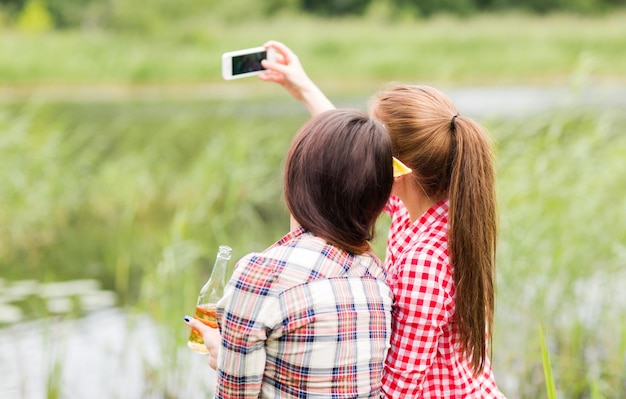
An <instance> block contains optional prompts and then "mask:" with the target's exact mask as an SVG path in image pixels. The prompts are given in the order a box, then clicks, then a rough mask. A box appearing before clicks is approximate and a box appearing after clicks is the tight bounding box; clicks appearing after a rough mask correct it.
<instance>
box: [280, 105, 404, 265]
mask: <svg viewBox="0 0 626 399" xmlns="http://www.w3.org/2000/svg"><path fill="white" fill-rule="evenodd" d="M392 184H393V171H392V156H391V142H390V139H389V136H388V135H387V132H386V131H385V129H384V127H383V126H382V125H381V124H380V123H379V122H377V121H375V120H373V119H370V118H369V117H368V116H367V115H366V114H364V113H362V112H359V111H355V110H332V111H327V112H324V113H322V114H320V115H317V116H315V117H313V118H311V119H310V120H309V121H308V122H307V123H305V124H304V126H303V127H302V128H301V129H300V130H299V131H298V133H297V134H296V136H295V137H294V139H293V142H292V144H291V147H290V149H289V152H288V154H287V160H286V164H285V184H284V190H285V199H286V202H287V206H288V208H289V210H290V212H291V214H292V215H293V217H294V218H295V219H296V220H297V221H298V223H300V224H301V225H302V226H303V227H304V228H305V229H306V230H308V231H310V232H311V233H313V234H315V235H317V236H320V237H322V238H324V239H326V240H327V241H329V242H331V243H333V244H335V245H337V246H338V247H340V248H342V249H345V250H347V251H350V252H354V253H362V252H364V251H366V250H368V248H369V244H368V241H369V240H371V239H372V238H373V236H374V228H375V223H376V219H377V218H378V216H379V215H380V213H381V212H382V209H383V207H384V205H385V203H386V201H387V199H388V197H389V195H390V193H391V186H392Z"/></svg>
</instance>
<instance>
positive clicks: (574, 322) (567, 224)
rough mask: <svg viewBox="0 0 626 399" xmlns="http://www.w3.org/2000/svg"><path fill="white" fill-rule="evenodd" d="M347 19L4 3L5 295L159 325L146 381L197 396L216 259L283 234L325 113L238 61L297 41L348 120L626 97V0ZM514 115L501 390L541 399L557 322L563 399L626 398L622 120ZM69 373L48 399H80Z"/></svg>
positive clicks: (280, 4) (503, 190)
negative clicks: (69, 290)
mask: <svg viewBox="0 0 626 399" xmlns="http://www.w3.org/2000/svg"><path fill="white" fill-rule="evenodd" d="M339 3H340V2H336V3H333V2H302V3H300V2H296V1H279V0H276V1H272V2H249V1H243V0H233V1H230V2H228V3H225V2H212V3H211V4H206V2H200V1H193V0H183V1H179V2H171V1H165V0H156V1H147V0H141V1H136V2H128V1H115V0H111V1H88V0H84V1H73V2H70V1H66V2H64V1H61V0H57V1H54V2H53V1H48V2H43V1H30V2H28V4H25V3H19V2H2V5H3V10H4V19H3V21H4V29H3V30H2V31H1V34H2V35H3V40H0V59H1V60H2V62H0V99H1V100H2V103H1V104H0V129H1V132H2V134H0V181H2V185H0V235H1V236H2V237H3V239H2V240H0V268H1V270H2V279H6V280H7V281H11V280H20V279H26V278H30V277H32V276H37V278H38V279H41V281H43V282H48V281H60V280H71V279H81V278H88V277H92V278H95V279H97V280H98V281H101V282H102V284H103V286H104V288H106V289H110V290H113V291H115V292H116V294H117V296H118V301H119V302H118V305H119V306H121V307H124V308H125V309H126V310H127V311H128V312H129V313H131V314H133V313H137V314H148V315H150V317H151V318H152V319H154V320H155V321H156V322H157V323H158V325H159V326H161V327H162V330H159V331H158V334H159V337H160V345H159V348H156V349H155V350H157V351H159V352H160V354H161V357H162V358H163V359H165V360H166V361H165V362H164V363H163V365H162V366H161V367H160V368H155V369H153V368H151V367H152V366H150V365H149V364H146V365H145V367H146V371H145V373H146V376H149V379H151V384H153V387H152V389H153V390H154V391H155V392H157V393H159V394H160V395H161V397H183V396H182V395H181V394H180V392H179V391H178V390H177V389H178V388H177V387H180V386H182V385H184V382H185V380H184V377H183V376H184V375H185V367H186V366H187V360H186V359H188V357H187V356H185V355H180V354H179V352H180V351H181V348H182V350H183V351H184V350H186V348H185V343H184V342H185V339H186V333H187V331H186V329H185V328H184V326H182V322H181V321H180V318H181V316H182V315H183V314H184V313H188V312H189V309H192V308H193V302H194V299H195V298H194V297H195V294H196V292H197V290H198V289H199V287H200V285H201V282H202V281H203V280H206V278H207V277H208V273H209V272H210V267H211V263H212V259H213V256H214V252H215V249H216V248H217V245H219V244H223V243H228V244H231V245H232V246H233V247H234V250H235V253H234V257H235V258H237V257H238V256H241V255H243V254H244V253H247V252H250V251H256V250H259V249H262V248H264V247H266V246H267V245H268V244H270V243H272V242H273V241H274V240H275V239H277V238H279V237H280V236H281V235H282V233H283V232H284V231H285V229H286V228H287V217H286V211H285V209H284V206H283V205H282V199H281V176H280V171H281V167H282V159H283V156H284V153H285V151H286V149H287V146H288V144H289V140H290V138H291V137H292V135H293V133H294V132H295V131H296V129H297V128H298V127H299V126H300V125H301V124H302V123H303V122H304V121H305V120H306V118H307V114H306V112H305V110H304V109H303V107H302V106H301V105H300V104H298V103H296V102H295V101H294V100H293V99H291V98H290V97H289V96H288V95H287V94H286V93H285V92H284V91H283V90H282V89H280V88H278V87H276V86H273V85H269V84H267V83H262V82H258V81H257V80H255V79H245V80H241V81H233V82H224V81H222V79H221V77H220V63H219V58H220V55H221V53H223V52H225V51H229V50H233V49H238V48H245V47H250V46H257V45H260V44H262V43H263V42H264V41H265V40H269V39H278V40H282V41H284V42H286V43H287V44H288V45H289V46H291V47H292V48H293V49H294V50H295V51H296V52H297V53H298V54H299V56H300V59H301V60H302V62H303V64H304V65H305V66H306V67H307V70H308V71H309V74H310V75H311V76H312V77H313V78H314V79H315V80H316V81H317V82H318V84H319V85H320V87H321V88H322V89H323V90H324V91H325V92H326V93H328V95H329V96H330V97H331V98H332V99H333V100H334V101H335V102H336V103H337V104H338V105H339V106H357V107H361V108H364V106H365V103H366V102H367V98H368V97H369V95H371V94H372V93H373V92H374V91H375V90H377V89H379V88H380V87H381V86H382V85H384V84H385V83H386V82H388V81H392V80H400V81H407V82H423V83H429V84H434V85H436V86H439V87H441V88H443V89H444V91H446V89H447V88H449V87H459V86H461V87H462V86H476V85H478V86H483V87H488V86H495V85H514V86H531V87H532V86H559V87H567V88H568V89H569V90H570V92H571V95H572V97H575V98H576V97H580V96H584V93H585V91H584V89H585V88H587V87H614V86H618V87H619V86H623V85H624V82H625V81H626V58H625V57H623V54H624V53H625V52H626V34H624V33H625V30H624V27H625V26H626V14H625V13H624V11H623V10H621V9H619V8H618V9H612V8H610V7H612V6H621V3H620V2H617V1H613V2H608V1H607V2H602V6H597V7H594V13H593V14H594V15H593V16H582V15H581V14H565V13H554V14H550V15H543V16H529V15H528V14H526V13H523V12H507V13H500V12H498V13H496V14H483V13H479V14H474V15H472V16H471V17H468V16H467V14H465V11H463V12H461V11H462V10H463V9H464V8H463V7H460V6H459V7H460V8H457V7H455V8H454V9H455V10H456V11H455V12H456V13H457V14H459V15H450V13H449V12H447V13H439V12H437V13H435V12H434V11H433V14H436V15H431V16H430V17H429V18H424V15H426V14H428V13H429V12H427V11H423V10H420V11H419V12H418V11H416V10H411V9H410V8H411V4H413V2H400V1H397V2H392V1H371V2H361V3H358V2H353V3H350V2H343V3H342V4H348V3H349V4H351V6H354V7H357V5H358V7H362V8H363V9H362V10H361V11H362V14H363V15H362V16H355V15H347V16H342V17H338V16H337V15H336V14H337V13H336V12H335V11H332V12H331V7H332V6H333V4H335V5H337V4H339ZM459 3H461V2H459ZM462 3H463V4H465V5H464V7H465V8H466V9H467V10H470V11H472V12H473V10H478V9H483V8H487V7H489V9H490V10H491V9H494V8H495V9H502V8H507V7H508V6H509V4H508V3H507V2H504V1H502V2H497V1H493V2H485V1H483V2H476V3H474V2H469V1H466V2H462ZM540 3H541V4H543V5H544V6H545V5H546V4H548V5H549V4H553V3H552V2H547V3H546V2H537V4H538V5H539V4H540ZM567 3H568V4H570V3H569V2H567ZM592 3H593V4H596V3H595V2H592V1H589V2H583V1H579V2H571V4H592ZM597 3H598V4H600V2H597ZM359 4H360V5H359ZM365 4H366V6H365ZM420 4H421V6H423V7H427V6H429V5H430V6H432V7H435V6H436V5H438V4H439V5H441V6H442V7H444V8H445V7H450V8H451V7H452V5H453V3H451V2H432V3H429V2H420ZM528 4H530V3H528ZM554 4H557V3H556V2H554ZM314 5H319V7H322V6H324V7H326V8H327V9H317V10H313V9H311V8H312V7H313V6H314ZM306 7H309V9H306ZM516 8H522V7H521V6H519V4H516ZM303 9H306V10H307V11H306V12H305V11H302V10H303ZM294 10H295V11H294ZM608 10H610V12H609V11H608ZM595 11H601V12H600V13H596V12H595ZM313 12H315V13H318V14H317V15H312V14H313ZM325 14H333V17H332V18H329V17H324V15H325ZM320 15H321V16H320ZM348 62H349V65H350V66H349V67H348V66H346V64H347V63H348ZM514 111H515V110H512V112H513V116H512V117H507V118H494V119H486V120H482V121H481V122H483V123H485V125H486V126H487V127H488V130H489V131H490V134H491V135H492V136H493V138H494V141H495V144H496V149H497V161H498V197H499V203H500V215H501V235H500V244H499V245H500V246H499V254H498V297H497V314H496V320H497V325H496V330H495V336H494V342H493V347H494V350H493V353H494V359H493V360H494V362H493V363H494V370H495V372H496V378H497V379H498V380H499V381H501V385H502V386H503V387H506V388H507V390H506V391H505V392H506V393H507V395H508V396H509V397H519V398H536V397H542V395H543V394H544V392H545V391H546V389H545V386H546V385H545V381H544V374H543V368H542V365H541V362H542V360H541V359H542V353H541V348H540V345H539V337H538V336H537V325H541V326H542V328H543V331H544V333H545V334H544V337H545V341H546V348H547V350H548V351H549V352H550V360H551V363H552V368H553V373H552V375H553V377H554V379H555V385H556V390H557V393H558V394H559V396H562V397H580V398H591V397H593V398H595V397H609V398H613V397H615V398H618V397H623V396H624V395H625V393H626V375H625V374H624V370H626V367H624V361H625V359H624V356H623V354H624V353H625V348H626V326H625V325H624V322H623V321H621V320H624V318H623V316H624V314H625V313H626V309H624V306H623V305H622V304H623V303H626V300H623V301H620V300H612V299H611V298H612V297H617V298H622V297H620V296H619V295H620V293H621V292H622V289H621V285H620V284H619V282H620V281H623V279H624V278H625V276H624V272H623V270H624V268H623V267H624V265H626V249H625V247H624V243H625V242H626V229H625V226H626V209H624V206H623V203H624V198H625V197H626V192H625V191H624V190H625V187H626V186H624V184H623V183H622V180H623V176H624V172H625V171H626V164H625V159H626V158H624V156H623V154H625V153H626V140H625V137H626V136H624V135H623V134H622V133H623V129H624V126H626V120H625V119H624V115H625V114H624V112H623V111H624V109H623V106H619V105H618V106H617V107H616V108H609V107H606V108H605V107H601V106H599V107H593V108H572V109H551V110H547V112H545V113H538V114H536V115H531V116H528V115H521V114H520V115H515V112H514ZM387 222H388V221H386V220H385V219H384V218H383V219H381V221H380V226H379V231H380V233H379V236H378V240H377V242H376V243H375V245H376V250H377V252H378V253H379V254H380V255H381V256H382V255H383V254H384V239H385V227H386V223H387ZM3 287H4V286H0V288H3ZM0 292H1V291H0ZM37 303H38V302H36V301H35V299H34V298H30V299H29V301H28V302H27V303H25V304H22V305H23V308H24V311H25V312H26V314H27V316H28V317H33V318H34V317H44V316H51V314H50V313H49V312H48V311H47V310H46V309H45V307H43V306H39V305H37ZM77 314H80V313H77ZM74 316H76V314H67V315H56V317H59V320H60V321H63V320H67V319H70V318H72V317H74ZM599 326H601V328H599ZM182 353H183V354H186V353H187V352H182ZM62 369H63V364H59V365H57V368H56V369H55V370H53V371H51V372H50V375H49V376H48V380H49V381H48V386H49V387H50V388H49V391H48V397H57V396H55V395H58V396H59V397H63V392H62V389H63V384H61V383H60V375H62V372H61V371H62ZM26 378H27V377H26Z"/></svg>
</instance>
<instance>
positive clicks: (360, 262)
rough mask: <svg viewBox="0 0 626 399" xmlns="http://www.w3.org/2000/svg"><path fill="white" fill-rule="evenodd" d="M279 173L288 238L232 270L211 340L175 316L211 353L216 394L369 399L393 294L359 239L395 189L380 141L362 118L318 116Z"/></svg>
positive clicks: (380, 134)
mask: <svg viewBox="0 0 626 399" xmlns="http://www.w3.org/2000/svg"><path fill="white" fill-rule="evenodd" d="M284 176H285V179H284V195H285V199H286V203H287V206H288V208H289V211H290V212H291V216H292V222H291V231H290V232H289V233H288V234H287V235H285V236H284V237H282V238H281V239H280V240H279V241H278V242H276V243H275V244H274V245H272V246H270V247H269V248H267V249H266V250H265V251H263V252H260V253H252V254H249V255H246V256H244V257H243V258H242V259H240V260H239V261H238V262H237V264H236V266H235V270H234V273H233V276H232V278H231V279H230V282H229V283H228V285H227V287H226V290H225V293H224V296H223V298H222V299H221V300H220V301H219V302H218V304H217V313H218V323H219V327H220V332H221V336H220V335H219V333H218V332H217V331H214V330H213V331H212V329H210V328H208V327H206V326H204V325H203V324H202V323H200V322H199V321H197V320H195V319H189V318H185V320H186V321H187V322H188V324H189V325H190V326H191V327H193V328H196V329H197V330H199V331H200V332H201V333H202V334H203V336H204V339H205V344H206V345H207V347H208V348H209V352H210V353H212V357H211V358H210V362H211V359H213V361H214V362H215V363H214V366H216V367H217V386H216V392H215V397H216V398H294V399H295V398H309V397H314V398H328V399H331V398H374V397H379V396H380V389H381V378H382V373H383V364H384V360H385V357H386V353H387V351H388V348H389V334H390V332H391V303H392V296H391V292H390V290H389V287H388V286H387V284H386V282H385V276H384V272H383V268H382V263H381V261H380V260H379V259H378V258H377V257H376V256H375V254H374V253H373V252H372V249H371V248H370V245H369V242H368V241H369V240H371V239H372V238H373V234H374V227H375V223H376V220H377V218H378V216H379V215H380V213H381V212H382V210H383V208H384V206H385V204H386V202H387V199H388V198H389V195H390V193H391V187H392V185H393V172H392V155H391V142H390V139H389V136H388V134H387V133H386V131H385V130H384V127H383V126H382V124H380V123H379V122H377V121H375V120H373V119H370V118H369V117H368V116H367V115H365V114H363V113H361V112H358V111H352V110H330V111H327V112H323V113H320V114H318V115H316V116H314V117H313V118H311V120H309V121H308V122H307V123H306V124H305V125H304V126H303V127H302V128H301V129H300V130H299V132H298V133H297V134H296V136H295V138H294V139H293V142H292V144H291V147H290V149H289V152H288V154H287V159H286V164H285V175H284ZM218 347H219V350H218Z"/></svg>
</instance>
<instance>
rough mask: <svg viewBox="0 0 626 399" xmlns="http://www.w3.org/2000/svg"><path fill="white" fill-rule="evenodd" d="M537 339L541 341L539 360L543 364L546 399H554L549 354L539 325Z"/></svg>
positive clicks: (554, 389) (554, 393) (554, 391)
mask: <svg viewBox="0 0 626 399" xmlns="http://www.w3.org/2000/svg"><path fill="white" fill-rule="evenodd" d="M539 338H540V339H541V360H542V363H543V375H544V377H545V379H546V391H547V393H548V399H556V385H555V383H554V377H553V376H552V365H551V364H550V353H549V352H548V348H547V346H546V341H545V339H544V337H543V331H542V329H541V325H540V326H539Z"/></svg>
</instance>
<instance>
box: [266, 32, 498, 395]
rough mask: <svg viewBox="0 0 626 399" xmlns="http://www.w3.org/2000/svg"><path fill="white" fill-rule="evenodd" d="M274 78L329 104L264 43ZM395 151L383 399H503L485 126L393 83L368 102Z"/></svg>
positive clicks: (295, 64) (314, 109) (430, 93)
mask: <svg viewBox="0 0 626 399" xmlns="http://www.w3.org/2000/svg"><path fill="white" fill-rule="evenodd" d="M266 47H273V48H275V49H276V50H277V54H278V57H277V59H276V62H267V61H264V62H263V65H264V66H265V68H267V71H265V72H263V73H262V74H261V75H260V78H261V79H262V80H266V81H270V82H276V83H278V84H280V85H282V86H283V87H285V89H287V91H289V93H291V94H292V96H294V97H295V98H296V99H298V100H300V101H302V102H303V103H304V105H305V106H306V107H307V109H308V110H309V112H310V113H311V114H312V115H316V114H319V113H320V112H325V111H327V110H329V109H333V108H334V105H333V104H332V103H331V102H330V101H329V100H328V99H327V98H326V96H325V95H324V94H323V93H322V92H321V91H320V89H319V88H318V87H317V86H316V85H315V84H314V83H313V82H312V81H311V79H310V78H309V77H308V76H307V74H306V73H305V71H304V69H303V68H302V66H301V64H300V61H299V59H298V57H297V56H296V55H295V54H294V53H293V52H292V51H291V50H290V49H289V48H287V47H286V46H285V45H284V44H282V43H279V42H274V41H272V42H269V43H267V44H266ZM370 114H371V115H372V117H373V118H375V119H377V120H379V121H380V122H382V123H383V124H384V125H385V127H386V129H387V131H388V132H389V135H390V137H391V141H392V148H393V155H394V156H395V157H396V158H397V159H399V160H400V161H401V162H402V163H403V164H405V165H406V166H408V169H407V172H408V173H406V174H403V175H401V176H397V177H396V178H395V182H394V186H393V191H392V195H391V197H390V199H389V201H388V203H387V205H386V208H385V212H386V213H387V214H389V215H390V217H391V226H390V231H389V236H388V240H387V251H386V259H385V270H386V273H387V282H388V284H389V286H390V287H391V290H392V292H393V295H394V304H393V308H394V309H393V313H392V314H393V320H392V335H391V348H390V351H389V354H388V356H387V359H386V363H385V371H384V375H383V388H382V391H383V392H382V396H383V397H385V398H402V399H404V398H447V399H450V398H459V399H467V398H503V397H504V396H503V395H502V393H500V391H499V390H498V388H497V385H496V382H495V379H494V376H493V372H492V369H491V365H490V361H489V337H491V333H492V326H493V316H494V297H495V292H494V291H495V290H494V281H495V254H496V241H497V215H496V200H495V181H494V165H493V159H492V150H491V144H490V141H489V139H488V136H487V134H486V132H485V131H484V129H483V128H482V127H481V126H480V125H479V124H478V123H476V122H475V121H473V120H472V119H471V118H468V117H466V116H463V115H460V114H459V111H458V110H457V108H456V107H455V105H454V104H453V103H452V101H451V100H450V99H449V98H448V97H446V96H445V95H444V94H443V93H441V92H440V91H438V90H436V89H434V88H432V87H428V86H418V85H402V84H395V85H390V86H389V87H388V88H387V89H385V90H382V91H381V92H379V93H378V94H376V95H375V96H374V97H373V98H372V100H371V102H370Z"/></svg>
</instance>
